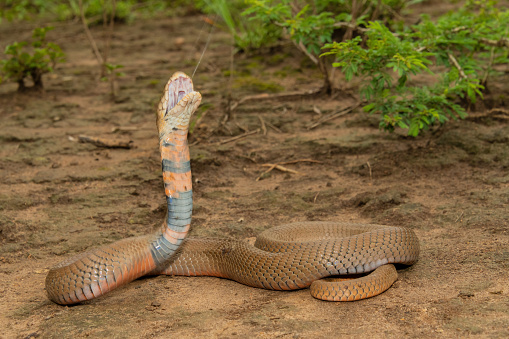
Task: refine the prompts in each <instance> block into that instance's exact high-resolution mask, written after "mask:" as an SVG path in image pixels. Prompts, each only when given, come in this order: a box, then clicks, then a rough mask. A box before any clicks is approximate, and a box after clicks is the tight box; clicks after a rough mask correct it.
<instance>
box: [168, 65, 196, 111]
mask: <svg viewBox="0 0 509 339" xmlns="http://www.w3.org/2000/svg"><path fill="white" fill-rule="evenodd" d="M191 92H193V81H192V80H191V78H189V77H188V76H187V75H186V74H184V73H182V72H177V73H175V74H173V75H172V77H171V78H170V81H168V87H167V92H166V93H167V96H168V102H167V105H168V106H167V107H166V112H165V113H166V114H168V113H169V112H170V111H171V110H172V109H173V108H174V107H175V106H176V105H177V104H178V103H179V102H180V101H181V100H182V99H183V98H184V97H185V96H186V95H187V94H189V93H191Z"/></svg>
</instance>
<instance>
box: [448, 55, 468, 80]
mask: <svg viewBox="0 0 509 339" xmlns="http://www.w3.org/2000/svg"><path fill="white" fill-rule="evenodd" d="M447 56H448V57H449V61H450V62H451V63H452V64H453V65H454V67H456V69H457V70H458V72H459V74H460V77H461V78H462V79H467V75H466V74H465V72H463V68H461V66H460V64H459V63H458V60H456V58H455V57H454V55H452V54H451V53H447Z"/></svg>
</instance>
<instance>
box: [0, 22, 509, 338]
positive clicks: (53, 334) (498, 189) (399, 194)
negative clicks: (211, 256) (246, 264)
mask: <svg viewBox="0 0 509 339" xmlns="http://www.w3.org/2000/svg"><path fill="white" fill-rule="evenodd" d="M33 25H35V24H33ZM29 26H30V25H20V24H8V25H3V26H0V35H1V39H0V41H1V46H0V47H1V49H2V50H3V48H4V47H5V45H6V44H8V43H10V42H11V41H14V40H23V39H27V38H28V37H29V36H30V33H31V28H32V27H29ZM183 27H185V28H186V29H183ZM202 27H203V22H202V21H201V20H200V18H199V17H192V16H191V17H183V18H159V19H157V20H140V21H137V22H136V23H135V24H133V25H131V26H127V25H120V26H117V28H116V30H115V39H114V41H113V46H112V48H113V49H112V58H113V62H114V63H118V64H122V65H124V66H125V67H124V69H123V71H124V72H125V73H126V76H124V77H122V78H120V79H119V80H118V88H119V94H118V96H117V98H116V100H112V99H111V97H110V95H109V85H108V84H107V83H100V82H98V81H97V76H98V68H97V66H96V64H95V60H94V59H93V55H92V53H91V51H90V48H89V46H88V44H87V42H86V39H85V36H84V34H83V32H82V30H81V27H80V25H79V24H76V23H71V24H60V25H59V26H58V27H56V29H55V31H52V32H51V33H50V34H49V35H48V37H49V38H50V39H52V40H53V41H56V42H57V43H59V44H60V45H61V46H62V47H63V48H64V50H65V52H66V54H67V60H68V61H67V63H65V64H62V65H60V66H59V67H58V69H57V72H56V73H54V74H50V75H47V76H46V77H45V84H46V91H45V93H27V94H18V93H16V91H15V90H16V86H15V85H14V84H2V86H0V119H1V120H0V159H1V160H0V309H1V312H0V328H2V331H1V332H0V337H2V338H4V337H5V338H35V337H41V338H81V337H102V338H132V337H140V338H149V337H150V338H153V337H155V338H166V337H171V336H174V337H178V338H232V337H239V338H248V337H249V338H252V337H256V338H326V337H340V336H344V337H353V338H362V337H367V338H385V337H387V338H395V337H397V338H402V337H408V338H416V337H419V338H436V337H445V338H457V337H471V336H472V337H473V336H479V337H485V338H507V337H509V284H508V280H509V273H508V269H509V249H508V248H509V247H508V246H509V220H508V219H509V214H508V206H509V120H508V119H506V118H504V117H499V118H497V117H494V116H491V115H486V114H485V113H486V111H487V109H486V108H485V107H479V108H477V109H476V110H475V111H474V112H472V113H473V115H472V116H473V117H471V118H468V119H466V120H464V121H460V122H451V123H448V124H447V125H446V126H445V127H444V128H442V129H440V130H437V131H432V132H426V133H424V134H423V135H422V136H421V137H419V138H417V139H412V138H408V137H405V136H403V134H397V133H396V134H386V133H384V132H381V131H379V130H378V127H377V125H378V122H377V119H376V117H370V116H367V115H366V114H364V113H361V112H354V113H352V114H348V115H345V116H343V117H340V118H337V119H335V120H332V121H330V122H327V123H325V124H322V125H320V126H318V127H317V128H315V129H311V130H308V129H307V127H306V126H307V125H308V124H310V123H312V122H313V121H316V120H317V118H319V116H318V114H317V113H316V111H317V110H316V109H314V107H317V108H318V109H319V110H320V111H321V112H322V113H323V114H328V113H331V112H333V111H335V110H337V109H338V108H341V107H345V106H347V105H351V104H353V103H355V98H354V97H352V96H351V95H349V94H348V93H352V91H351V90H349V85H348V84H343V89H344V92H341V93H340V95H338V96H336V97H335V98H329V97H326V96H321V97H316V98H306V99H301V98H297V99H293V100H280V101H271V102H269V101H258V102H254V103H246V104H243V105H240V106H239V107H238V108H237V109H236V110H235V116H231V117H230V119H229V120H228V121H227V122H226V123H225V124H224V125H221V121H222V119H223V117H224V112H225V109H224V107H225V103H226V99H225V96H226V94H225V93H227V91H228V88H229V86H230V85H231V87H232V93H233V97H234V98H237V99H238V98H241V97H243V96H244V95H252V94H256V93H259V92H266V91H267V90H274V91H276V90H279V91H295V90H305V89H312V88H316V87H318V86H320V84H321V79H320V74H319V72H318V71H317V70H316V69H313V68H311V67H309V64H308V62H307V61H306V60H305V58H304V57H303V56H302V55H299V54H298V53H297V52H296V51H295V50H294V49H293V47H292V46H291V45H288V46H281V47H279V48H276V49H274V50H272V51H262V52H261V53H260V54H254V55H249V56H246V55H237V56H236V58H235V71H236V73H235V76H234V78H233V83H230V77H229V75H228V74H227V71H228V70H229V68H230V52H231V49H230V47H229V42H230V38H229V37H228V36H227V35H226V34H225V33H222V32H220V31H216V32H215V33H214V34H213V36H212V39H211V43H210V47H209V50H208V51H207V53H206V55H205V59H204V61H203V62H202V64H201V65H200V68H199V69H198V71H197V73H196V75H195V77H194V82H195V86H196V88H197V90H199V91H200V92H201V93H202V94H203V97H204V99H203V104H202V106H201V109H200V110H199V112H198V115H197V117H195V120H193V121H194V122H195V123H196V125H195V127H194V130H193V132H192V135H191V136H190V141H191V142H192V143H195V144H194V145H193V146H192V147H191V156H192V168H193V182H194V192H195V195H194V196H195V205H194V214H193V224H192V231H191V235H192V236H194V237H200V236H216V237H225V236H228V237H233V238H238V239H249V238H252V237H254V236H256V234H258V233H260V232H261V231H262V230H264V229H267V228H270V227H272V226H274V225H278V224H281V223H286V222H292V221H305V220H346V221H358V222H371V223H384V224H389V225H403V226H407V227H410V228H412V229H413V230H414V231H415V232H416V234H417V235H418V237H419V239H420V243H421V257H420V260H419V261H418V262H417V263H416V264H415V265H413V266H411V267H409V268H405V269H403V270H400V272H399V280H398V281H397V282H396V283H395V284H394V286H393V287H392V288H391V289H389V290H388V291H387V292H385V293H383V294H382V295H380V296H378V297H375V298H371V299H367V300H363V301H359V302H353V303H330V302H323V301H319V300H315V299H313V298H312V297H311V296H310V295H309V291H307V290H299V291H293V292H275V291H267V290H262V289H255V288H250V287H246V286H243V285H241V284H238V283H236V282H233V281H229V280H224V279H218V278H209V277H196V278H188V277H166V276H160V277H150V278H144V279H139V280H137V281H134V282H132V283H131V284H129V285H127V286H125V287H123V288H120V289H119V290H116V291H114V292H112V293H110V294H109V295H106V296H104V297H102V298H99V299H97V300H93V301H89V302H85V303H82V304H80V305H77V306H73V307H62V306H59V305H56V304H54V303H52V302H50V301H49V300H48V299H47V298H46V294H45V291H44V279H45V276H46V273H47V271H48V269H49V268H50V267H52V266H53V265H55V264H57V263H58V262H60V261H62V260H63V259H64V258H66V257H68V256H70V255H73V254H75V253H80V252H83V251H84V250H86V249H88V248H92V247H96V246H98V245H101V244H107V243H111V242H113V241H116V240H118V239H123V238H127V237H131V236H136V235H141V234H147V233H150V232H153V231H154V230H155V229H156V228H158V227H159V225H160V223H161V220H162V219H163V217H164V213H165V200H164V193H163V187H162V180H161V174H160V162H159V155H158V150H157V134H156V129H155V115H154V112H155V104H156V103H157V101H158V99H159V96H160V94H161V91H162V88H163V86H164V83H165V82H166V80H167V79H168V77H169V76H170V75H171V74H172V73H173V72H174V71H176V70H182V71H185V72H187V73H192V71H193V69H194V67H195V65H196V63H197V59H198V57H199V55H200V53H201V48H202V47H203V45H204V43H205V39H206V34H204V35H202V36H201V38H200V39H197V36H198V35H199V33H200V30H201V29H202ZM93 33H94V34H95V35H96V36H97V37H98V38H100V36H101V31H100V28H97V29H94V30H93ZM177 38H182V39H183V41H184V43H183V44H182V45H180V46H176V45H175V44H174V41H175V39H177ZM508 84H509V76H508V73H507V70H506V73H505V75H503V76H502V77H500V78H497V82H496V83H493V84H492V85H491V90H492V94H491V98H492V100H491V101H490V102H491V105H492V106H491V107H501V108H504V107H505V108H506V109H507V105H508V103H507V100H508V99H507V98H508V97H509V96H508V95H509V86H508ZM491 107H488V108H491ZM199 117H201V119H199V120H198V118H199ZM260 118H261V119H262V120H263V121H264V122H266V123H268V124H271V125H273V126H275V127H276V128H271V127H267V134H266V135H264V134H263V133H262V132H259V133H257V134H253V135H250V136H248V137H246V138H243V139H239V140H237V141H234V142H229V143H224V144H218V142H220V141H224V140H226V139H228V138H230V137H231V136H235V135H240V134H242V133H244V129H245V130H249V131H252V130H256V129H259V128H260V129H261V122H260ZM268 124H267V126H268ZM82 134H86V135H91V136H96V137H103V138H112V139H119V140H128V141H129V140H130V141H132V145H133V148H131V149H104V148H98V147H96V146H94V145H91V144H88V143H79V142H77V141H76V140H77V138H78V136H79V135H82ZM300 159H313V160H317V161H319V163H311V162H299V163H296V164H290V165H286V167H288V168H290V169H292V170H295V171H298V172H299V174H293V173H284V172H280V171H278V170H273V171H271V172H270V173H267V174H264V175H262V176H261V180H258V181H256V179H257V178H258V177H260V175H261V174H262V173H263V172H264V171H266V169H267V168H266V167H263V166H262V165H263V164H268V163H277V162H285V161H293V160H300Z"/></svg>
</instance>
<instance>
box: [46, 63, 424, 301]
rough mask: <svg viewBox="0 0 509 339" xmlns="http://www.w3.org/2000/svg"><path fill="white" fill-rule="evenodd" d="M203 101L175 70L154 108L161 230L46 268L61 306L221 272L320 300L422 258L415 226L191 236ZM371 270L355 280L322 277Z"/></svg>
mask: <svg viewBox="0 0 509 339" xmlns="http://www.w3.org/2000/svg"><path fill="white" fill-rule="evenodd" d="M200 102H201V95H200V93H198V92H196V91H194V90H193V83H192V80H191V79H190V78H189V77H188V76H187V75H185V74H184V73H182V72H177V73H175V74H173V76H172V77H171V78H170V80H169V81H168V83H167V84H166V87H165V89H164V93H163V96H162V98H161V101H160V103H159V106H158V109H157V128H158V131H159V148H160V152H161V162H162V172H163V181H164V190H165V195H166V201H167V205H168V211H167V215H166V218H165V220H164V222H163V225H162V227H161V228H160V229H159V230H157V232H156V233H154V234H150V235H146V236H141V237H136V238H129V239H124V240H121V241H118V242H115V243H113V244H109V245H105V246H102V247H99V248H96V249H92V250H90V251H88V252H85V253H82V254H78V255H76V256H74V257H71V258H69V259H67V260H65V261H64V262H62V263H60V264H58V265H57V266H55V267H54V268H52V269H50V271H49V273H48V275H47V277H46V291H47V294H48V297H49V299H50V300H52V301H54V302H55V303H58V304H74V303H78V302H81V301H85V300H91V299H94V298H97V297H99V296H101V295H104V294H105V293H108V292H110V291H112V290H113V289H115V288H117V287H119V286H122V285H124V284H127V283H129V282H130V281H133V280H134V279H137V278H139V277H141V276H144V275H155V274H166V275H186V276H215V277H221V278H227V279H233V280H235V281H237V282H239V283H242V284H245V285H248V286H253V287H260V288H266V289H273V290H293V289H301V288H307V287H310V291H311V294H312V295H313V296H314V297H315V298H318V299H322V300H330V301H352V300H359V299H364V298H369V297H372V296H375V295H378V294H380V293H382V292H383V291H385V290H387V289H388V288H389V287H390V286H391V285H392V284H393V283H394V281H396V279H397V272H396V269H395V267H394V265H393V264H398V263H399V264H405V265H411V264H413V263H415V262H416V261H417V259H418V256H419V242H418V239H417V237H416V235H415V233H414V232H413V231H412V230H411V229H409V228H405V227H392V226H383V225H371V224H353V223H340V222H299V223H293V224H287V225H282V226H278V227H274V228H272V229H269V230H267V231H265V232H263V233H261V234H260V235H259V236H258V238H257V240H256V242H255V244H254V246H253V245H250V244H248V243H247V242H244V241H241V240H234V239H212V238H186V235H187V233H188V231H189V229H190V225H191V213H192V204H193V194H192V180H191V167H190V156H189V147H188V143H187V133H188V128H189V121H190V118H191V115H192V114H193V112H194V111H195V110H196V109H197V108H198V106H199V104H200ZM367 272H372V273H371V274H369V275H366V276H363V277H361V278H357V279H349V280H343V279H339V280H335V281H325V280H324V279H322V278H326V277H332V276H343V275H351V274H359V273H367Z"/></svg>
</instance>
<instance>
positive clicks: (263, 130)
mask: <svg viewBox="0 0 509 339" xmlns="http://www.w3.org/2000/svg"><path fill="white" fill-rule="evenodd" d="M258 120H260V124H261V125H262V132H263V135H267V127H265V121H263V118H262V117H261V115H258Z"/></svg>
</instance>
